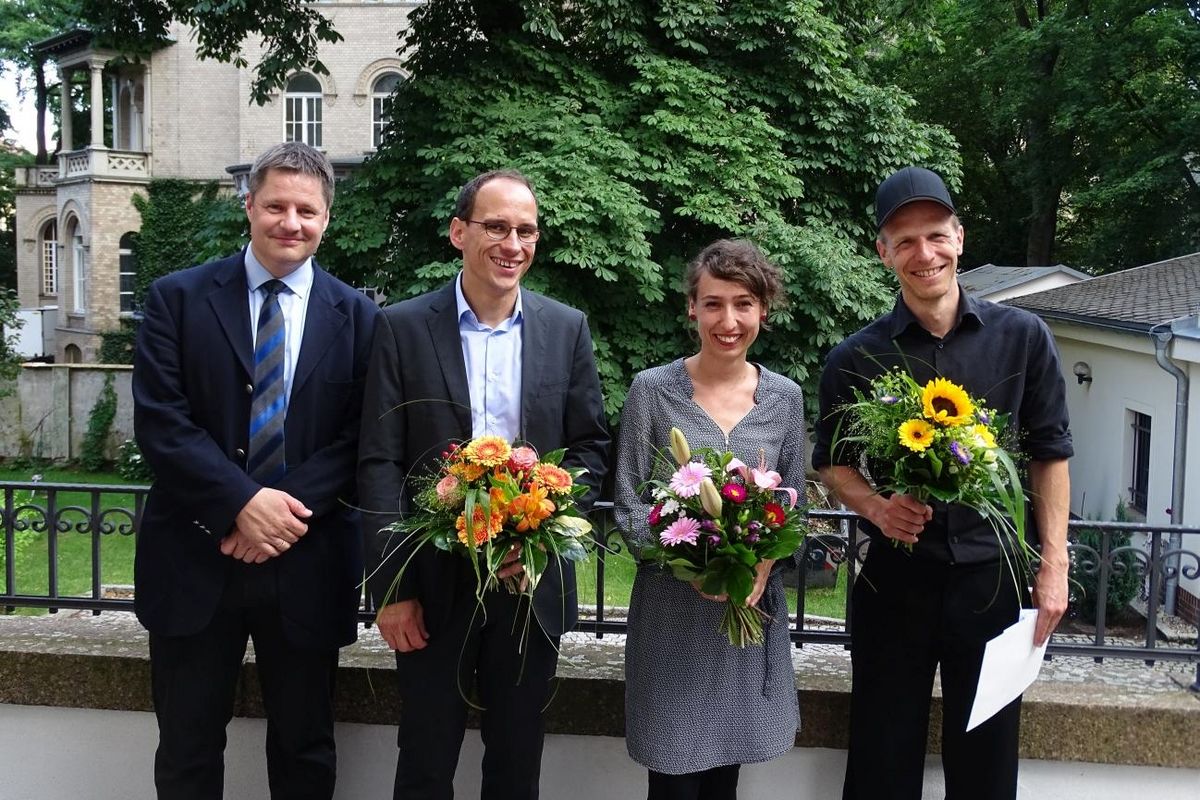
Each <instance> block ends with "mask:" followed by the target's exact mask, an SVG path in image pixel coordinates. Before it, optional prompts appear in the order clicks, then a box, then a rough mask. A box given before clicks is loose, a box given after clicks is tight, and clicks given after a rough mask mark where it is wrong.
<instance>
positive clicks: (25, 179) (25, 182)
mask: <svg viewBox="0 0 1200 800" xmlns="http://www.w3.org/2000/svg"><path fill="white" fill-rule="evenodd" d="M13 182H14V183H16V186H17V191H18V192H19V191H23V190H30V189H53V188H54V185H55V184H56V183H57V182H58V167H56V166H54V165H50V164H35V165H34V166H32V167H16V168H15V169H14V171H13Z"/></svg>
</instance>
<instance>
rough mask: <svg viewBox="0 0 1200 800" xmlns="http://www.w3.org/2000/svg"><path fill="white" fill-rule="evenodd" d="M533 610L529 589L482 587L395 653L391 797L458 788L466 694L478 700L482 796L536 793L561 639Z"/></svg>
mask: <svg viewBox="0 0 1200 800" xmlns="http://www.w3.org/2000/svg"><path fill="white" fill-rule="evenodd" d="M529 612H530V608H529V602H528V600H527V599H526V598H523V597H519V596H517V595H510V594H508V592H506V591H504V590H501V591H495V592H489V593H487V594H486V595H485V599H484V607H483V608H476V607H475V603H474V600H473V599H470V600H467V599H464V600H463V601H462V602H460V603H458V604H457V606H456V608H455V612H454V614H453V615H452V618H451V620H450V623H449V624H448V625H447V626H446V627H445V629H442V630H437V631H434V632H432V633H431V635H430V638H429V642H428V644H427V645H426V647H425V648H424V649H422V650H416V651H413V652H411V653H397V654H396V673H397V676H398V678H399V683H400V702H401V710H400V730H399V733H398V736H397V744H398V746H399V748H400V753H399V757H398V758H397V761H396V782H395V790H394V791H395V794H394V797H395V800H450V798H452V797H453V796H454V785H453V784H454V772H455V769H456V768H457V766H458V755H459V750H460V749H461V748H462V741H463V735H464V733H465V730H466V721H467V699H466V698H473V699H472V703H473V704H475V705H477V706H478V707H479V708H480V709H481V711H480V717H481V726H480V733H481V735H482V739H483V746H484V755H483V781H482V787H481V792H480V796H481V798H482V800H537V797H538V780H539V777H540V775H541V767H542V742H543V740H544V738H545V726H544V723H543V719H542V712H543V710H544V709H545V707H546V705H547V704H548V703H549V702H550V698H551V694H552V689H553V678H554V673H555V671H556V669H557V667H558V638H557V637H554V638H550V637H547V636H546V634H545V633H544V632H543V631H542V629H541V627H539V626H538V623H537V620H536V619H535V618H534V617H533V615H532V614H531V613H529ZM472 687H474V689H475V691H474V692H472Z"/></svg>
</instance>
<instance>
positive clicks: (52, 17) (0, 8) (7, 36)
mask: <svg viewBox="0 0 1200 800" xmlns="http://www.w3.org/2000/svg"><path fill="white" fill-rule="evenodd" d="M113 5H114V6H116V4H113ZM116 7H118V8H124V7H125V6H116ZM79 19H80V16H79V0H4V2H0V62H6V63H7V65H8V67H9V70H8V71H9V72H10V73H11V74H12V75H13V76H15V77H16V79H17V88H18V90H19V92H20V93H21V94H22V95H25V94H26V93H27V92H30V91H32V92H33V96H34V106H35V108H36V109H37V153H36V154H35V158H36V160H37V163H38V164H47V163H49V159H50V155H49V152H48V151H47V149H46V118H47V115H48V113H49V111H50V96H51V93H52V92H53V91H54V89H55V88H56V86H55V85H54V84H49V83H47V77H46V63H47V60H48V59H47V56H46V54H45V53H42V52H39V51H38V50H37V49H35V47H34V45H36V44H37V43H38V42H41V41H43V40H45V39H48V38H50V37H51V36H54V35H56V34H59V33H63V32H64V31H67V30H70V29H71V28H73V27H75V25H76V24H77V23H78V21H79ZM6 77H7V76H6ZM30 83H32V87H31V86H30V85H29V84H30Z"/></svg>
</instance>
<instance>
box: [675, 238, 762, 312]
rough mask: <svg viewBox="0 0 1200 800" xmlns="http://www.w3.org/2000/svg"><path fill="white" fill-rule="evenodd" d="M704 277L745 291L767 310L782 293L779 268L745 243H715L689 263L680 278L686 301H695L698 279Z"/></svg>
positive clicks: (733, 240)
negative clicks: (737, 286) (726, 282)
mask: <svg viewBox="0 0 1200 800" xmlns="http://www.w3.org/2000/svg"><path fill="white" fill-rule="evenodd" d="M706 273H707V274H709V275H712V276H713V277H714V278H718V279H720V280H723V281H732V282H734V283H737V284H741V285H742V286H744V287H746V289H747V290H748V291H749V292H750V294H752V295H754V297H755V299H757V300H758V302H759V303H761V304H762V305H763V307H764V308H770V307H771V306H772V305H773V304H774V303H775V301H776V300H777V299H779V296H780V295H781V294H782V292H783V280H782V279H781V278H780V276H779V267H777V266H775V265H774V264H772V263H771V262H770V260H768V259H767V257H766V256H765V255H764V254H763V251H762V250H759V249H758V247H756V246H755V245H754V244H753V243H752V242H748V241H746V240H745V239H718V240H717V241H715V242H713V243H712V244H710V245H709V246H708V247H705V248H704V249H703V250H701V251H700V253H699V254H698V255H697V256H696V257H695V258H693V259H692V261H691V263H690V264H688V266H687V272H686V273H685V275H684V279H685V281H686V282H687V296H688V299H689V300H692V301H693V302H694V301H695V300H696V292H697V291H698V290H699V286H700V276H702V275H704V274H706Z"/></svg>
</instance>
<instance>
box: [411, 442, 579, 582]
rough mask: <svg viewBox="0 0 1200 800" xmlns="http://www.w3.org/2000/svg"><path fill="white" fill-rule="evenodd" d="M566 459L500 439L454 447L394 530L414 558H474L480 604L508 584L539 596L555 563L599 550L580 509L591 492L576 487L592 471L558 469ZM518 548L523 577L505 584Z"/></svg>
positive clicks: (556, 453)
mask: <svg viewBox="0 0 1200 800" xmlns="http://www.w3.org/2000/svg"><path fill="white" fill-rule="evenodd" d="M565 452H566V451H565V450H555V451H554V452H551V453H547V454H546V455H544V456H541V457H539V456H538V454H537V452H536V451H535V450H534V449H533V448H532V447H526V446H519V447H513V446H512V445H510V444H509V443H508V442H507V441H505V440H504V439H503V438H501V437H499V436H480V437H478V438H475V439H472V440H471V441H469V442H467V443H466V444H465V445H461V446H460V445H458V444H452V445H450V447H449V448H448V449H447V450H446V451H445V452H443V453H442V458H441V460H440V461H439V462H438V465H437V468H436V469H435V470H434V471H433V472H432V473H431V474H429V475H428V476H426V477H424V478H423V479H422V480H421V481H419V483H418V486H419V487H420V488H419V490H418V491H417V493H416V496H415V498H414V503H415V505H416V509H417V510H416V511H414V512H413V513H411V514H409V515H407V516H405V517H404V518H403V519H401V520H399V521H397V522H394V523H392V524H391V525H390V526H388V530H390V531H392V532H395V533H399V534H401V535H403V536H404V537H406V538H405V542H414V543H415V545H416V546H415V547H414V548H413V550H412V553H413V554H415V553H416V551H417V550H419V549H420V548H421V547H424V546H426V545H433V546H434V547H436V548H438V549H439V550H445V551H448V552H454V553H459V554H460V555H462V556H464V557H465V558H467V560H468V561H469V562H470V563H471V565H472V566H473V567H474V570H475V578H476V596H477V597H478V598H481V599H482V597H483V593H484V592H486V591H490V590H492V589H496V588H498V587H499V586H500V585H501V584H503V585H504V587H505V588H507V589H508V590H509V591H510V592H512V593H514V594H528V595H532V594H533V590H534V589H536V588H537V585H538V582H539V581H540V580H541V578H542V576H543V574H545V571H546V566H547V564H548V563H549V560H550V558H552V557H553V558H562V559H567V560H569V561H580V560H583V559H584V558H586V557H587V554H588V546H589V545H590V544H591V543H592V539H591V537H590V536H589V535H588V534H589V532H590V531H591V529H592V524H591V522H589V521H588V520H587V519H586V518H585V517H584V516H583V514H582V513H581V512H580V511H579V509H578V508H577V506H576V502H575V501H576V498H577V497H579V496H580V495H582V494H583V493H584V492H586V491H587V487H586V486H584V485H583V484H580V483H577V482H576V479H577V478H578V477H579V476H580V475H582V474H583V473H584V472H585V471H586V470H584V469H582V468H576V469H564V468H563V467H561V466H559V464H560V462H561V461H562V457H563V454H564V453H565ZM513 549H518V550H519V556H518V559H519V561H520V563H521V565H522V566H523V567H524V576H523V577H522V576H516V577H508V578H504V579H502V578H500V576H499V574H498V573H499V572H500V570H501V569H502V567H503V566H505V564H504V561H505V557H506V556H508V554H509V553H510V552H511V551H512V550H513ZM409 559H410V560H411V559H412V554H410V555H409ZM407 563H408V562H407V561H406V562H405V564H404V565H402V567H401V573H403V569H404V566H407ZM399 580H400V578H399V576H397V578H396V581H397V583H398V582H399ZM393 589H394V587H393Z"/></svg>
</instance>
